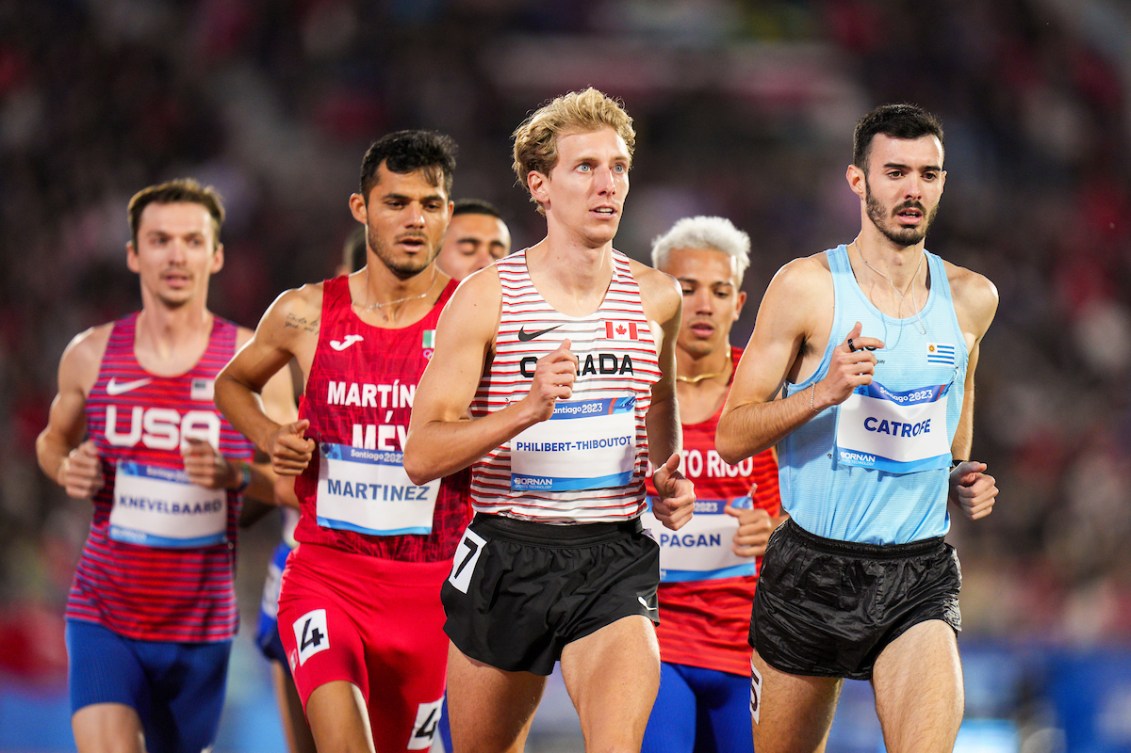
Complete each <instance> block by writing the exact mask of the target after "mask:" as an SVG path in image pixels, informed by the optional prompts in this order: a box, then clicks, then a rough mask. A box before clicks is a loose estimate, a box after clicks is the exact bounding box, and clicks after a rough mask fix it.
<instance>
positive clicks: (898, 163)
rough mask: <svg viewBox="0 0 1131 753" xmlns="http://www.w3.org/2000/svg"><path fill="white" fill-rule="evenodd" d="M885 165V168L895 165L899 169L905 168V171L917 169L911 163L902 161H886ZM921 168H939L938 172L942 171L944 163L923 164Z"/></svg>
mask: <svg viewBox="0 0 1131 753" xmlns="http://www.w3.org/2000/svg"><path fill="white" fill-rule="evenodd" d="M884 167H885V168H889V167H894V168H896V169H897V170H905V171H906V170H914V169H915V168H913V167H912V166H911V165H905V164H903V163H901V162H885V163H884ZM919 170H937V171H938V172H942V165H923V166H922V167H921V168H919Z"/></svg>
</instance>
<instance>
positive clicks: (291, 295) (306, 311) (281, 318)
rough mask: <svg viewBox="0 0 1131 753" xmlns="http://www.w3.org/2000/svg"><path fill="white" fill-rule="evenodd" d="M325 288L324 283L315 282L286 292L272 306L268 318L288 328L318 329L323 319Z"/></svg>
mask: <svg viewBox="0 0 1131 753" xmlns="http://www.w3.org/2000/svg"><path fill="white" fill-rule="evenodd" d="M324 288H325V286H324V284H323V283H321V282H314V283H309V284H306V285H303V286H302V287H299V288H292V289H290V290H284V291H283V292H282V293H280V294H279V297H278V298H276V299H275V301H274V302H273V303H272V304H271V307H270V308H269V309H268V310H267V311H268V313H267V315H266V316H268V317H270V318H271V319H273V320H274V321H275V322H276V323H278V324H282V325H283V326H287V327H298V328H300V329H304V328H308V327H310V326H315V327H317V325H318V320H319V319H321V317H322V299H323V293H324Z"/></svg>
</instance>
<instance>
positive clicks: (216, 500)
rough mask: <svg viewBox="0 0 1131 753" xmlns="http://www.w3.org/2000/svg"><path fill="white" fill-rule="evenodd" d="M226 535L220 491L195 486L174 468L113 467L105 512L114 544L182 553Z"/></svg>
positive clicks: (219, 540) (126, 464)
mask: <svg viewBox="0 0 1131 753" xmlns="http://www.w3.org/2000/svg"><path fill="white" fill-rule="evenodd" d="M227 532H228V495H227V492H226V491H225V490H223V489H205V488H204V487H203V486H197V485H196V484H194V483H192V482H191V481H189V479H188V474H187V473H185V472H184V471H183V470H179V469H176V468H163V467H159V466H150V465H142V464H140V463H133V462H123V463H119V464H118V472H117V474H116V475H115V479H114V507H113V509H112V510H111V511H110V538H111V539H113V540H114V541H122V542H126V543H129V544H138V545H140V546H149V547H157V548H170V549H186V548H190V547H202V546H213V545H215V544H221V543H223V542H224V541H226V540H227Z"/></svg>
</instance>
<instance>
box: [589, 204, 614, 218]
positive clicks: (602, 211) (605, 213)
mask: <svg viewBox="0 0 1131 753" xmlns="http://www.w3.org/2000/svg"><path fill="white" fill-rule="evenodd" d="M589 211H591V212H592V213H593V214H595V215H597V216H599V217H601V218H603V219H613V218H615V217H616V216H617V215H618V214H619V212H618V211H617V208H616V207H614V206H609V205H603V206H599V207H594V208H593V209H591V210H589Z"/></svg>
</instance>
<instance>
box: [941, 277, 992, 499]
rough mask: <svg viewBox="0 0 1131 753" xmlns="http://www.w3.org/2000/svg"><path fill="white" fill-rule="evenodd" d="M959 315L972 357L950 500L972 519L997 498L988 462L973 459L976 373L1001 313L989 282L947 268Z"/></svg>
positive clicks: (956, 441)
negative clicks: (986, 338) (986, 339)
mask: <svg viewBox="0 0 1131 753" xmlns="http://www.w3.org/2000/svg"><path fill="white" fill-rule="evenodd" d="M947 272H948V274H949V276H950V284H951V290H952V292H953V294H954V303H955V312H956V313H957V314H958V322H959V325H960V326H961V327H962V331H963V335H964V337H965V338H966V343H967V347H968V348H969V353H970V357H969V360H968V362H967V365H966V382H965V385H964V390H965V391H964V395H963V399H962V413H961V415H960V416H959V419H958V428H957V430H956V431H955V434H954V441H953V442H952V443H951V447H950V452H951V455H952V456H953V457H954V458H955V459H956V460H958V461H963V462H960V463H959V464H958V465H957V466H955V467H954V468H953V469H952V471H951V474H950V499H951V501H952V502H953V503H954V504H956V505H958V506H959V508H961V509H962V511H963V513H964V514H965V515H966V516H967V517H969V518H970V519H972V520H978V519H980V518H984V517H986V516H987V515H989V514H990V513H991V512H992V511H993V505H994V501H995V500H996V498H997V493H998V489H997V481H996V480H995V479H994V477H993V476H989V475H987V474H986V473H985V471H986V469H987V466H986V464H985V463H982V462H979V461H976V460H971V459H970V453H971V452H972V450H973V446H974V372H975V370H976V369H977V368H978V358H979V356H980V354H981V345H982V338H983V337H984V336H985V334H986V332H987V331H988V330H989V328H990V324H991V323H992V322H993V319H994V315H995V314H996V313H997V305H998V294H997V288H995V287H994V285H993V283H991V282H990V281H989V280H988V279H986V278H985V277H983V276H982V275H979V274H977V273H975V272H971V271H970V270H967V269H963V268H961V267H955V266H953V265H950V264H948V265H947Z"/></svg>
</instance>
